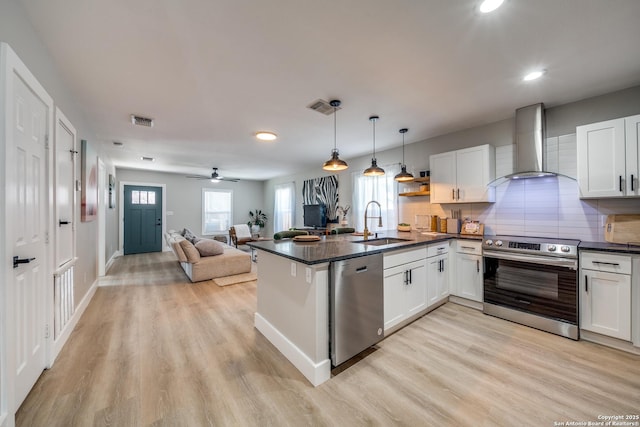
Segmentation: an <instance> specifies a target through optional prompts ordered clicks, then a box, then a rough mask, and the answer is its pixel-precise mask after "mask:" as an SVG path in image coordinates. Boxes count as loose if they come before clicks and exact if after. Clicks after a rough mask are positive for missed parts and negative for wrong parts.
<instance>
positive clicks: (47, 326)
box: [44, 323, 49, 339]
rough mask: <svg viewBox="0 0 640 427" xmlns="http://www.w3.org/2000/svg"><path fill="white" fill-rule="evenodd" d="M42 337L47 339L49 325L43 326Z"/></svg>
mask: <svg viewBox="0 0 640 427" xmlns="http://www.w3.org/2000/svg"><path fill="white" fill-rule="evenodd" d="M44 337H45V339H49V324H48V323H47V324H46V325H44Z"/></svg>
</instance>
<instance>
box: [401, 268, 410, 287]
mask: <svg viewBox="0 0 640 427" xmlns="http://www.w3.org/2000/svg"><path fill="white" fill-rule="evenodd" d="M408 273H409V272H408V271H407V270H405V271H404V272H403V273H402V274H403V275H404V279H403V280H402V281H403V283H404V284H405V285H408V284H409V274H408Z"/></svg>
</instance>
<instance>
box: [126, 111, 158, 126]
mask: <svg viewBox="0 0 640 427" xmlns="http://www.w3.org/2000/svg"><path fill="white" fill-rule="evenodd" d="M131 123H133V124H134V125H138V126H146V127H148V128H152V127H153V119H150V118H148V117H142V116H136V115H135V114H132V115H131Z"/></svg>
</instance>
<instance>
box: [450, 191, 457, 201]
mask: <svg viewBox="0 0 640 427" xmlns="http://www.w3.org/2000/svg"><path fill="white" fill-rule="evenodd" d="M451 198H452V199H453V200H455V199H456V189H455V188H452V189H451Z"/></svg>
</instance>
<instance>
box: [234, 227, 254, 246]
mask: <svg viewBox="0 0 640 427" xmlns="http://www.w3.org/2000/svg"><path fill="white" fill-rule="evenodd" d="M229 239H230V240H231V243H233V245H235V247H236V248H237V247H238V245H244V244H246V243H248V242H255V241H256V240H255V239H254V238H253V236H252V235H251V230H250V229H249V226H248V225H247V224H235V225H232V226H231V227H230V228H229Z"/></svg>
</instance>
